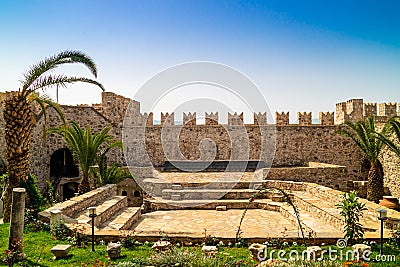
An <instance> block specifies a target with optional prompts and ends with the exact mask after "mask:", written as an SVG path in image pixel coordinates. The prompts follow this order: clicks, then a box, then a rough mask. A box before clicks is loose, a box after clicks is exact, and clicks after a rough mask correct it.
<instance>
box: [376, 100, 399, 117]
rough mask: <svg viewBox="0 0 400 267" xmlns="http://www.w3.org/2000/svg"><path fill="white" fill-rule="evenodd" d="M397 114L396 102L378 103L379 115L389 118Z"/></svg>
mask: <svg viewBox="0 0 400 267" xmlns="http://www.w3.org/2000/svg"><path fill="white" fill-rule="evenodd" d="M396 115H397V105H396V103H391V102H389V103H380V104H379V116H386V117H388V118H391V117H393V116H396Z"/></svg>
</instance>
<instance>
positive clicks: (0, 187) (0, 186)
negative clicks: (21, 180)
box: [0, 174, 7, 194]
mask: <svg viewBox="0 0 400 267" xmlns="http://www.w3.org/2000/svg"><path fill="white" fill-rule="evenodd" d="M6 181H7V174H3V175H1V176H0V193H1V194H2V193H3V191H4V189H5V188H6Z"/></svg>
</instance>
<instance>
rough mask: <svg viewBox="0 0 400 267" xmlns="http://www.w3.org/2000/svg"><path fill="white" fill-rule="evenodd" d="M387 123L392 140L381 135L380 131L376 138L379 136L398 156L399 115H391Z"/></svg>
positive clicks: (399, 140)
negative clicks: (392, 135)
mask: <svg viewBox="0 0 400 267" xmlns="http://www.w3.org/2000/svg"><path fill="white" fill-rule="evenodd" d="M387 123H388V124H389V127H390V129H391V131H392V133H393V134H394V140H392V139H390V138H388V137H387V136H384V135H382V134H381V133H377V135H378V138H380V139H381V140H382V142H384V143H385V144H386V145H387V146H388V148H389V149H390V150H391V151H393V152H394V153H395V154H396V155H397V156H398V157H400V117H398V116H395V117H392V118H391V119H389V120H388V122H387Z"/></svg>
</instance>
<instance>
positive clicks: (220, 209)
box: [215, 206, 226, 211]
mask: <svg viewBox="0 0 400 267" xmlns="http://www.w3.org/2000/svg"><path fill="white" fill-rule="evenodd" d="M215 210H216V211H226V206H217V207H216V208H215Z"/></svg>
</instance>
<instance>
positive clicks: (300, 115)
mask: <svg viewBox="0 0 400 267" xmlns="http://www.w3.org/2000/svg"><path fill="white" fill-rule="evenodd" d="M297 121H298V124H299V125H311V124H312V113H311V112H309V113H307V112H297Z"/></svg>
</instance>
